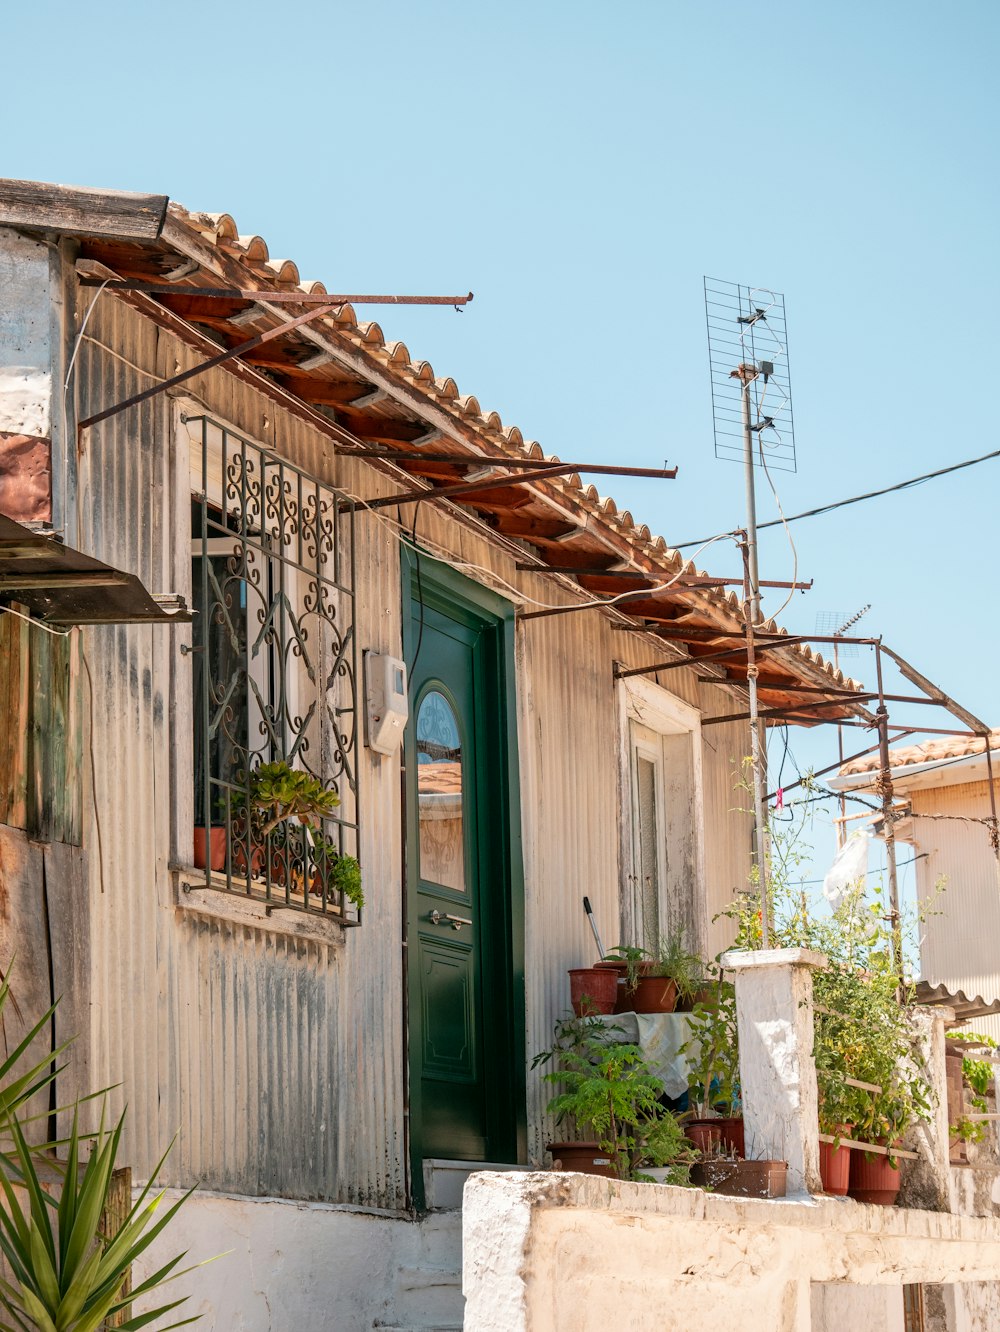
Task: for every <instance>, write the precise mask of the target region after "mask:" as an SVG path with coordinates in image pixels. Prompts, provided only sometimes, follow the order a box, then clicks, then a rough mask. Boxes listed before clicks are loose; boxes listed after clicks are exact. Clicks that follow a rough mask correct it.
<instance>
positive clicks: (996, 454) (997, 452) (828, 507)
mask: <svg viewBox="0 0 1000 1332" xmlns="http://www.w3.org/2000/svg"><path fill="white" fill-rule="evenodd" d="M991 458H1000V449H994V450H993V452H992V453H984V454H983V455H982V457H980V458H967V459H966V461H965V462H960V463H952V465H951V466H950V467H939V468H938V470H937V471H936V472H925V473H924V474H923V476H912V477H910V479H909V481H899V482H897V483H896V485H894V486H884V487H883V488H882V489H881V490H869V491H867V492H866V493H865V494H864V495H852V496H851V498H850V499H842V500H835V501H834V503H833V504H821V505H820V507H819V508H818V509H806V511H805V512H804V513H795V514H792V516H791V517H790V518H772V519H771V520H770V522H766V523H758V524H757V531H758V532H759V531H761V530H762V529H763V528H765V527H779V526H780V525H781V524H782V523H784V524H785V525H786V526H787V525H788V524H789V523H797V522H799V520H800V519H802V518H818V517H819V515H820V514H823V513H832V511H833V510H834V509H843V508H845V507H846V506H847V505H848V504H860V503H861V501H862V500H870V499H878V497H879V495H891V494H892V493H893V491H895V490H908V489H909V487H910V486H919V485H920V483H921V482H922V481H933V480H934V478H935V477H938V476H947V475H948V473H949V472H960V471H961V470H962V468H963V467H975V466H976V464H977V463H982V462H989V461H990V459H991ZM706 539H707V538H705V537H702V538H700V540H698V541H682V542H681V543H680V545H676V546H674V550H686V549H687V547H688V546H699V545H701V544H702V542H704V541H705V540H706Z"/></svg>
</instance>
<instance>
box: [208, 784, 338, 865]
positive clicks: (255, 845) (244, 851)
mask: <svg viewBox="0 0 1000 1332" xmlns="http://www.w3.org/2000/svg"><path fill="white" fill-rule="evenodd" d="M339 804H340V797H339V796H338V795H337V792H336V791H334V790H332V789H330V788H328V787H326V786H324V785H323V783H322V782H321V781H320V780H319V778H318V777H314V776H313V775H312V774H311V773H308V772H302V771H301V770H299V769H296V768H292V767H291V765H290V764H288V763H286V762H285V760H284V759H278V760H276V761H275V762H273V763H262V764H260V765H259V766H258V767H256V768H254V769H253V770H252V771H251V773H250V779H249V782H248V785H247V795H246V802H245V804H244V805H242V806H241V808H240V809H239V810H238V811H237V813H236V816H235V818H234V821H233V828H232V832H233V836H234V841H235V844H236V845H235V847H234V861H235V863H236V865H237V868H238V869H239V870H240V872H241V873H249V874H252V875H257V874H259V873H260V871H261V869H262V868H264V864H265V856H266V861H267V876H268V878H269V879H272V880H274V881H275V882H277V883H286V882H289V881H291V880H293V879H294V878H295V877H296V868H297V867H298V866H301V873H300V877H301V880H302V882H303V883H304V882H305V864H304V861H305V843H304V840H303V838H302V836H301V835H300V834H297V832H296V827H297V826H299V825H301V827H302V828H304V829H306V830H318V831H319V832H320V833H321V832H322V821H323V819H324V818H329V817H330V816H331V815H332V814H333V811H334V810H335V809H336V807H337V806H338V805H339Z"/></svg>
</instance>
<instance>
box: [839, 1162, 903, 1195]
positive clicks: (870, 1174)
mask: <svg viewBox="0 0 1000 1332" xmlns="http://www.w3.org/2000/svg"><path fill="white" fill-rule="evenodd" d="M899 1183H900V1180H899V1166H898V1165H891V1164H890V1162H889V1158H888V1157H887V1156H872V1157H871V1158H870V1159H869V1155H868V1153H866V1152H862V1151H854V1152H851V1182H850V1185H849V1187H848V1190H847V1192H848V1193H849V1194H850V1195H851V1197H852V1198H854V1199H855V1201H857V1202H863V1203H874V1204H876V1205H877V1206H879V1207H891V1206H892V1205H893V1203H894V1202H895V1201H896V1198H897V1196H898V1194H899Z"/></svg>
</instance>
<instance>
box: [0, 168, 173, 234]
mask: <svg viewBox="0 0 1000 1332" xmlns="http://www.w3.org/2000/svg"><path fill="white" fill-rule="evenodd" d="M169 202H170V200H169V198H168V197H167V195H165V194H131V193H126V192H125V191H121V190H96V189H89V188H84V187H80V186H72V185H49V184H46V183H45V182H43V181H37V180H2V179H0V224H4V225H7V226H14V227H30V228H32V229H34V230H38V231H59V232H62V233H64V234H65V235H70V236H118V237H122V238H127V239H129V240H156V239H157V237H158V236H159V235H160V232H161V231H162V230H163V224H164V222H165V221H166V217H167V205H168V203H169Z"/></svg>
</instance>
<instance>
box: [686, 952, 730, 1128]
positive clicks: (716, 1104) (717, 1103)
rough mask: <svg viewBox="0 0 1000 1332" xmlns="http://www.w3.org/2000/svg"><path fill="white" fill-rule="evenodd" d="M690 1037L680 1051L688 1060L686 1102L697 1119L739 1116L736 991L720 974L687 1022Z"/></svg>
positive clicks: (696, 1005)
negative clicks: (713, 1115) (704, 999)
mask: <svg viewBox="0 0 1000 1332" xmlns="http://www.w3.org/2000/svg"><path fill="white" fill-rule="evenodd" d="M689 1024H690V1031H691V1035H690V1036H689V1038H688V1040H687V1041H686V1042H685V1044H684V1045H683V1046H682V1047H681V1050H682V1053H686V1054H687V1056H688V1059H689V1074H688V1098H689V1101H690V1103H691V1108H692V1109H693V1110H694V1111H695V1113H696V1114H697V1115H698V1117H700V1118H703V1119H704V1118H707V1117H708V1116H709V1115H710V1114H711V1113H712V1111H713V1110H714V1111H715V1112H716V1113H718V1114H720V1115H724V1116H732V1115H739V1114H740V1113H741V1112H742V1105H741V1101H740V1048H739V1036H738V1031H737V1025H736V990H735V988H734V986H733V984H732V982H731V981H727V980H724V979H723V978H722V973H721V971H720V973H719V975H718V977H717V978H716V980H715V982H714V985H713V994H712V997H711V998H710V999H709V1000H707V1001H704V1002H702V1003H699V1004H695V1006H694V1009H693V1010H692V1013H691V1016H690V1018H689Z"/></svg>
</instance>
